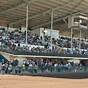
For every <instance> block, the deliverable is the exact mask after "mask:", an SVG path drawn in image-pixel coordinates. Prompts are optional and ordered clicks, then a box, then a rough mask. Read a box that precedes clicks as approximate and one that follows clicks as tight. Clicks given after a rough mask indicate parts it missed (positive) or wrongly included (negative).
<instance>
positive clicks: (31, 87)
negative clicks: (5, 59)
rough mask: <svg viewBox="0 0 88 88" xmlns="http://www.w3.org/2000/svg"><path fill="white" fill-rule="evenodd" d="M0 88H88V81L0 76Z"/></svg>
mask: <svg viewBox="0 0 88 88" xmlns="http://www.w3.org/2000/svg"><path fill="white" fill-rule="evenodd" d="M0 88H88V79H61V78H48V77H31V76H9V75H4V76H2V75H0Z"/></svg>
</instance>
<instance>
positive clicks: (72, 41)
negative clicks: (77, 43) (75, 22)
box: [71, 28, 73, 49]
mask: <svg viewBox="0 0 88 88" xmlns="http://www.w3.org/2000/svg"><path fill="white" fill-rule="evenodd" d="M72 48H73V28H71V49H72Z"/></svg>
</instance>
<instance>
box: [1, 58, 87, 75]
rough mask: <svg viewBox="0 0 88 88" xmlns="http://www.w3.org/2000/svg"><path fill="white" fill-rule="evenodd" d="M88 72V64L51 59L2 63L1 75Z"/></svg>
mask: <svg viewBox="0 0 88 88" xmlns="http://www.w3.org/2000/svg"><path fill="white" fill-rule="evenodd" d="M84 71H88V63H87V62H86V63H85V61H81V62H79V63H74V62H69V61H67V60H50V59H29V60H28V59H25V60H23V61H21V63H19V61H18V60H11V61H7V62H2V63H0V73H1V74H24V73H28V74H29V73H32V74H33V73H59V72H62V73H63V72H84Z"/></svg>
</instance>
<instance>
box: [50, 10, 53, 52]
mask: <svg viewBox="0 0 88 88" xmlns="http://www.w3.org/2000/svg"><path fill="white" fill-rule="evenodd" d="M53 22H54V11H53V9H52V10H51V30H50V37H51V41H50V42H51V51H52V30H53Z"/></svg>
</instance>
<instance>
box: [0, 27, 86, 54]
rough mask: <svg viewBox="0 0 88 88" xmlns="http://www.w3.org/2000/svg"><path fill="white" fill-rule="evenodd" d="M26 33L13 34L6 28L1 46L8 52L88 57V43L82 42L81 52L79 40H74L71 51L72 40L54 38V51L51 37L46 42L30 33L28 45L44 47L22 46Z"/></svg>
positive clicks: (13, 32)
mask: <svg viewBox="0 0 88 88" xmlns="http://www.w3.org/2000/svg"><path fill="white" fill-rule="evenodd" d="M25 36H26V32H21V31H20V30H15V31H12V32H9V31H6V30H5V29H4V28H3V29H1V30H0V46H1V48H2V49H3V48H4V49H7V50H8V51H11V52H12V51H23V52H35V53H36V52H37V53H55V54H71V55H73V54H74V55H75V54H77V55H78V54H81V55H88V43H87V41H84V40H82V41H81V49H80V50H79V42H80V41H79V39H73V43H72V44H73V49H71V38H67V37H60V38H59V39H57V40H56V39H54V38H52V49H51V43H50V36H44V41H43V40H42V37H41V36H38V35H37V34H33V33H31V32H30V31H28V44H30V45H35V46H36V45H37V46H43V47H41V48H40V47H32V48H30V46H27V45H26V46H21V44H25V42H26V39H25V38H26V37H25Z"/></svg>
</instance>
